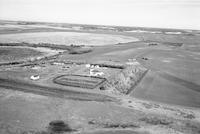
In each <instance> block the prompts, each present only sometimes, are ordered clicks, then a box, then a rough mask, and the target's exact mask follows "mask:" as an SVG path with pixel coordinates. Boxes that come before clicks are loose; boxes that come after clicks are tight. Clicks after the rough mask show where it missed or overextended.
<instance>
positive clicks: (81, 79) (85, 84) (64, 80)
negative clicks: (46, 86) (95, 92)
mask: <svg viewBox="0 0 200 134" xmlns="http://www.w3.org/2000/svg"><path fill="white" fill-rule="evenodd" d="M104 81H105V79H104V78H99V77H91V76H84V75H63V76H59V77H56V78H55V79H54V83H57V84H61V85H65V86H72V87H80V88H89V89H94V88H95V87H96V86H98V85H99V84H101V83H102V82H104Z"/></svg>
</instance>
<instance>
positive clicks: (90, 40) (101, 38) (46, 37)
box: [0, 32, 138, 46]
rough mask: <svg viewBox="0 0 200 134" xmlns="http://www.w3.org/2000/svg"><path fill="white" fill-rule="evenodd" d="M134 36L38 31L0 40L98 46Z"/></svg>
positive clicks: (12, 35) (5, 36)
mask: <svg viewBox="0 0 200 134" xmlns="http://www.w3.org/2000/svg"><path fill="white" fill-rule="evenodd" d="M135 41H138V39H137V38H135V37H130V36H123V35H107V34H94V33H77V32H39V33H19V34H6V35H0V42H2V43H11V42H27V43H51V44H62V45H71V44H74V45H86V46H100V45H111V44H117V43H126V42H135Z"/></svg>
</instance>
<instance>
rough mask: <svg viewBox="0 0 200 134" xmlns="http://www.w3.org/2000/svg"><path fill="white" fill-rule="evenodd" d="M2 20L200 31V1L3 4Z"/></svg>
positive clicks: (4, 0) (29, 0) (27, 0)
mask: <svg viewBox="0 0 200 134" xmlns="http://www.w3.org/2000/svg"><path fill="white" fill-rule="evenodd" d="M0 19H3V20H23V21H45V22H64V23H79V24H100V25H119V26H140V27H159V28H180V29H198V30H200V0H0Z"/></svg>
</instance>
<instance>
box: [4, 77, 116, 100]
mask: <svg viewBox="0 0 200 134" xmlns="http://www.w3.org/2000/svg"><path fill="white" fill-rule="evenodd" d="M0 87H2V88H6V89H12V90H19V91H23V92H31V93H34V94H40V95H45V96H54V97H59V98H66V99H74V100H85V101H116V99H115V98H113V97H109V96H106V95H102V94H95V93H86V92H78V91H71V90H67V89H64V88H63V89H61V88H54V87H48V86H41V85H36V84H32V83H26V82H22V81H19V80H13V79H4V78H0Z"/></svg>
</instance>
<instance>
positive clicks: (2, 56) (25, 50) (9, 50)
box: [0, 46, 59, 63]
mask: <svg viewBox="0 0 200 134" xmlns="http://www.w3.org/2000/svg"><path fill="white" fill-rule="evenodd" d="M58 52H59V51H56V50H51V49H48V48H40V47H38V48H33V47H20V46H13V47H12V46H0V63H11V62H20V61H26V60H33V59H36V58H42V57H44V56H52V55H55V54H57V53H58Z"/></svg>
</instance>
